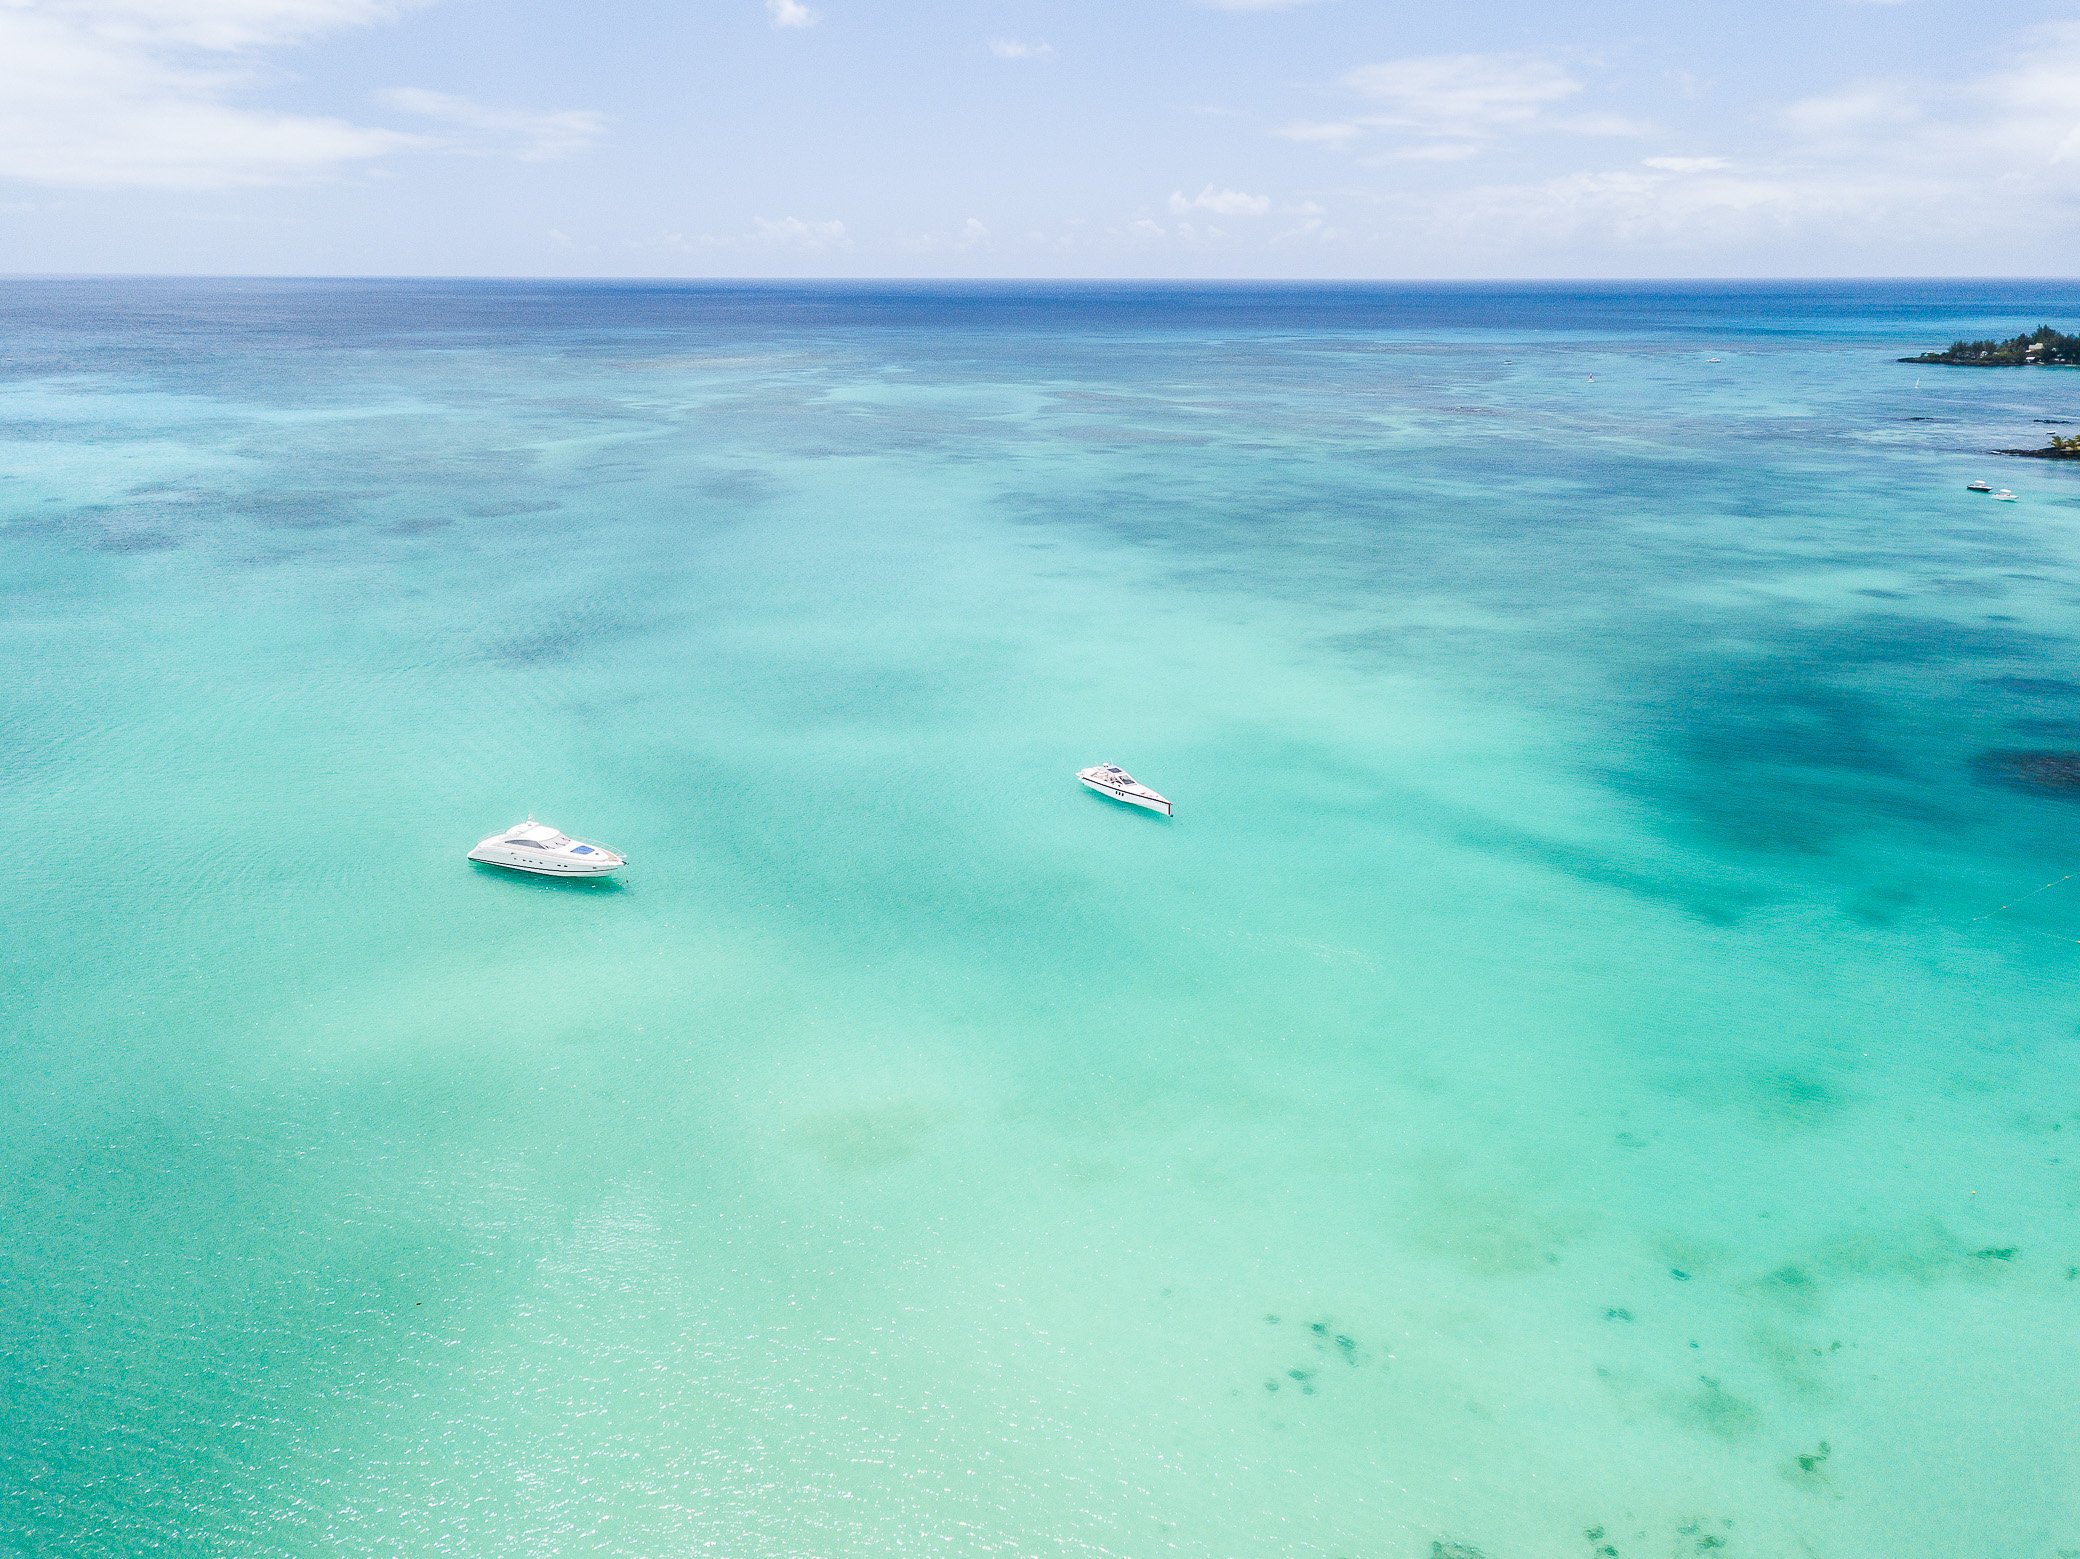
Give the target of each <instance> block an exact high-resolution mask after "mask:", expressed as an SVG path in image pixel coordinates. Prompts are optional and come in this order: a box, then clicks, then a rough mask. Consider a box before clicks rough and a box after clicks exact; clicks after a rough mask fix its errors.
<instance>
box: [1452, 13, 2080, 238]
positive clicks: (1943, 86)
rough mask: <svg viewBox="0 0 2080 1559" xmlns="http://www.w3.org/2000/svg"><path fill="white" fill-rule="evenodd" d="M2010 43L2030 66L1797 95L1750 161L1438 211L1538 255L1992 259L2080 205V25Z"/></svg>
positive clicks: (1492, 196) (1479, 194) (1592, 175)
mask: <svg viewBox="0 0 2080 1559" xmlns="http://www.w3.org/2000/svg"><path fill="white" fill-rule="evenodd" d="M2007 52H2008V53H2009V54H2010V55H2011V56H2012V57H2015V58H2019V59H2023V60H2026V61H2027V62H2028V63H2026V64H2020V65H2014V66H2005V67H2002V68H1999V69H1996V70H1993V71H1990V72H1987V73H1984V74H1981V75H1977V76H1972V75H1964V76H1961V77H1949V78H1945V79H1943V80H1940V81H1928V82H1914V81H1905V80H1901V81H1888V82H1870V81H1863V82H1853V83H1849V84H1847V85H1845V86H1843V87H1842V88H1840V89H1839V90H1836V91H1833V92H1828V93H1824V94H1821V95H1818V96H1815V97H1810V98H1806V99H1803V100H1801V101H1799V102H1797V103H1793V104H1791V105H1789V106H1788V107H1786V108H1785V109H1784V110H1782V111H1781V112H1780V113H1779V114H1778V115H1777V116H1776V119H1775V124H1776V126H1777V129H1778V134H1777V136H1776V138H1775V141H1774V144H1772V145H1769V146H1767V147H1765V148H1763V149H1761V150H1759V151H1757V152H1756V153H1754V154H1751V155H1745V156H1743V157H1742V158H1741V159H1740V160H1739V161H1738V162H1735V161H1734V160H1732V159H1729V158H1725V157H1677V156H1663V157H1648V158H1646V159H1644V160H1643V161H1642V162H1641V163H1639V164H1638V165H1636V166H1634V167H1630V168H1618V169H1603V170H1588V171H1581V172H1574V173H1568V174H1563V175H1561V176H1559V177H1555V178H1549V179H1543V180H1537V181H1533V182H1528V183H1519V184H1496V185H1490V186H1486V187H1482V188H1478V189H1470V190H1465V191H1462V192H1461V193H1459V194H1458V195H1455V196H1449V197H1446V198H1445V199H1444V200H1442V201H1439V202H1434V203H1433V204H1432V206H1431V208H1430V210H1429V212H1428V213H1427V214H1428V215H1429V216H1431V218H1432V219H1433V220H1434V221H1436V222H1437V223H1438V224H1439V225H1440V226H1441V227H1442V228H1445V229H1454V230H1457V231H1458V232H1459V233H1460V234H1461V235H1462V236H1467V237H1470V236H1473V235H1479V236H1480V237H1482V238H1483V239H1484V240H1485V241H1488V242H1492V243H1496V244H1498V245H1504V246H1506V245H1507V244H1509V243H1511V242H1520V243H1522V244H1523V245H1524V246H1525V248H1526V250H1527V251H1532V250H1539V251H1549V250H1550V246H1551V245H1552V244H1553V243H1555V242H1556V241H1565V240H1569V239H1571V238H1586V239H1591V240H1599V241H1602V242H1606V243H1608V242H1611V241H1616V242H1618V243H1620V244H1624V245H1630V246H1652V247H1654V248H1657V249H1660V250H1663V251H1666V252H1670V253H1678V254H1682V253H1689V254H1712V255H1717V256H1724V255H1725V254H1727V253H1729V252H1738V251H1739V250H1740V249H1741V248H1742V247H1743V246H1753V245H1756V244H1763V243H1768V242H1770V241H1772V240H1783V241H1785V242H1788V243H1791V244H1794V245H1796V247H1797V251H1799V252H1803V251H1805V250H1807V249H1810V248H1814V247H1819V246H1825V247H1826V249H1827V252H1830V253H1841V252H1855V253H1869V254H1871V255H1872V256H1873V257H1874V263H1877V264H1881V265H1882V264H1883V263H1885V257H1886V255H1887V253H1888V252H1889V246H1890V245H1892V244H1893V243H1895V242H1896V239H1897V235H1898V234H1900V233H1902V232H1911V233H1912V234H1913V236H1914V238H1915V240H1916V242H1917V244H1919V245H1921V246H1923V248H1922V251H1921V252H1927V247H1926V246H1929V245H1945V244H1949V245H1954V246H1955V251H1956V252H1957V253H1960V254H1966V253H1969V254H1985V253H1988V252H1989V251H1988V250H1987V249H1986V247H1985V242H1986V235H1987V234H1989V233H1999V232H2006V231H2008V230H2009V229H2010V228H2012V226H2013V225H2014V223H2015V221H2016V214H2017V213H2018V212H2019V213H2027V214H2029V215H2028V216H2027V217H2026V218H2025V220H2026V221H2030V222H2039V221H2042V220H2046V219H2048V218H2050V216H2051V215H2052V214H2055V213H2070V212H2072V211H2073V210H2074V209H2075V208H2076V207H2080V25H2075V24H2066V25H2062V26H2061V25H2054V26H2050V27H2044V28H2039V29H2036V30H2034V31H2033V32H2030V33H2027V34H2024V35H2023V37H2022V38H2021V39H2019V40H2016V42H2015V46H2013V47H2011V48H2010V49H2008V50H2007ZM2068 220H2070V218H2069V217H2068ZM1938 252H1940V251H1938Z"/></svg>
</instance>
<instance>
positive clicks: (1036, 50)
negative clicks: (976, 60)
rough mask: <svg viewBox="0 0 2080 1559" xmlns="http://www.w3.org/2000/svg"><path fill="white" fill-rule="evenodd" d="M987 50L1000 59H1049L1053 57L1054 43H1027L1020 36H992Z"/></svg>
mask: <svg viewBox="0 0 2080 1559" xmlns="http://www.w3.org/2000/svg"><path fill="white" fill-rule="evenodd" d="M989 52H990V53H992V54H994V55H995V56H996V57H997V58H998V59H1000V60H1050V59H1053V58H1054V45H1053V44H1051V43H1027V42H1025V41H1024V40H1023V39H1020V38H992V39H990V42H989Z"/></svg>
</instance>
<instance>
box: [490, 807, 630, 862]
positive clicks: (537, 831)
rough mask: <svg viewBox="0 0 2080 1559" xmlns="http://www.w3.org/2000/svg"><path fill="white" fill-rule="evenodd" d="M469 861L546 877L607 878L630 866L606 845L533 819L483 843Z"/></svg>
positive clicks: (515, 825) (622, 857)
mask: <svg viewBox="0 0 2080 1559" xmlns="http://www.w3.org/2000/svg"><path fill="white" fill-rule="evenodd" d="M469 858H470V859H471V860H473V861H482V862H483V863H484V864H485V865H486V866H505V867H510V868H511V869H512V870H514V871H516V872H538V873H540V874H541V875H542V876H544V877H604V876H605V875H606V874H607V873H608V872H612V871H619V870H620V869H621V868H622V867H623V866H625V865H627V864H628V858H627V857H626V856H622V855H617V854H615V853H614V852H613V851H612V850H609V849H608V848H607V847H606V846H605V845H601V844H589V843H587V842H586V841H585V840H582V839H573V838H571V836H570V835H568V834H560V833H558V832H557V831H556V830H555V829H553V828H551V827H550V826H549V825H548V824H547V823H537V822H536V821H535V820H534V819H533V818H529V819H528V820H527V821H526V822H524V823H515V824H514V825H513V826H512V827H511V828H508V829H505V830H504V831H502V832H500V833H496V834H493V835H492V836H491V837H490V838H489V839H484V840H480V841H479V842H478V844H477V847H476V848H475V849H474V850H472V851H470V852H469Z"/></svg>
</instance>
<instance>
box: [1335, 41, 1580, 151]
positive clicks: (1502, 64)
mask: <svg viewBox="0 0 2080 1559" xmlns="http://www.w3.org/2000/svg"><path fill="white" fill-rule="evenodd" d="M1344 82H1345V84H1346V85H1347V86H1350V87H1352V88H1353V89H1355V90H1356V91H1358V92H1360V93H1362V94H1363V95H1364V96H1366V97H1369V98H1371V99H1373V100H1374V101H1375V102H1377V103H1379V104H1380V108H1379V109H1378V111H1377V112H1375V113H1372V114H1369V115H1366V116H1365V117H1364V121H1363V122H1365V123H1367V124H1372V125H1379V126H1388V127H1393V128H1397V129H1405V130H1411V131H1414V132H1415V133H1416V134H1419V135H1431V136H1438V137H1442V138H1459V139H1470V138H1473V137H1476V136H1481V135H1486V134H1488V133H1490V132H1492V131H1495V130H1500V129H1506V128H1509V127H1512V126H1516V125H1524V124H1529V123H1530V122H1531V121H1532V120H1534V119H1536V118H1537V117H1538V116H1539V115H1540V114H1541V113H1543V112H1544V111H1545V110H1546V109H1548V108H1550V107H1551V106H1552V105H1553V104H1555V103H1559V102H1563V101H1565V100H1566V99H1568V98H1571V97H1573V96H1574V95H1575V94H1576V93H1578V92H1580V91H1581V90H1582V84H1581V82H1579V81H1577V80H1576V79H1575V78H1574V77H1573V76H1571V75H1569V74H1568V73H1567V72H1566V71H1564V70H1562V69H1561V68H1560V67H1559V66H1558V65H1555V64H1553V63H1552V62H1551V61H1550V60H1543V59H1539V58H1537V57H1536V56H1532V55H1521V54H1430V55H1422V56H1418V57H1415V58H1411V59H1400V60H1387V61H1385V62H1383V63H1381V64H1378V65H1364V66H1360V67H1359V68H1358V69H1356V70H1354V71H1352V72H1351V73H1350V74H1349V75H1347V76H1345V77H1344Z"/></svg>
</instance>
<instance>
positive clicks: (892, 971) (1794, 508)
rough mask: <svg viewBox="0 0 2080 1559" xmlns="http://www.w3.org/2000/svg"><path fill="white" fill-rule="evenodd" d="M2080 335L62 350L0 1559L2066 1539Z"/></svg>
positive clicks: (608, 335)
mask: <svg viewBox="0 0 2080 1559" xmlns="http://www.w3.org/2000/svg"><path fill="white" fill-rule="evenodd" d="M2075 317H2080V288H2075V287H2073V286H2071V285H2066V284H2058V285H2020V284H2015V285H1999V286H1996V285H1984V286H1968V285H1949V286H1941V287H1937V286H1911V285H1889V286H1861V287H1850V286H1843V287H1815V288H1788V287H1786V288H1766V287H1748V288H1732V287H1726V288H1707V287H1693V288H1659V289H1654V288H1642V287H1629V288H1619V287H1608V288H1545V289H1538V288H1517V289H1509V288H1461V289H1446V288H1429V289H1423V288H1401V289H1360V288H1345V289H1319V288H1317V289H1298V288H1294V289H1254V290H1251V289H1238V290H1215V289H1207V290H1191V289H1177V288H1170V289H1158V288H1144V289H1134V288H1054V289H1046V288H979V287H978V288H958V287H921V286H920V287H884V288H847V287H801V288H761V287H749V286H733V287H732V286H715V287H606V286H546V285H544V286H535V285H492V284H422V283H411V284H406V283H395V284H368V285H364V284H344V283H338V284H294V285H290V284H261V283H217V284H183V283H170V282H169V283H60V282H46V283H8V284H6V286H5V288H4V289H0V444H4V458H0V541H4V546H5V553H4V556H5V560H6V568H5V570H4V572H0V666H4V669H5V673H6V675H5V677H4V680H0V766H4V767H0V781H4V783H0V824H4V827H5V831H6V837H7V839H8V841H9V843H8V851H7V854H8V871H7V882H6V891H5V893H4V894H0V1027H4V1043H5V1058H6V1066H5V1069H4V1072H0V1551H4V1552H7V1553H10V1554H14V1553H18V1554H23V1555H39V1556H40V1555H60V1554H63V1555H87V1554H91V1555H137V1554H148V1553H150V1554H195V1555H212V1556H216V1555H228V1556H235V1559H257V1556H263V1555H342V1554H348V1555H358V1554H368V1555H374V1554H397V1553H409V1554H448V1555H468V1556H475V1555H486V1556H490V1555H501V1556H503V1555H513V1554H569V1555H577V1554H597V1553H620V1554H628V1555H639V1556H657V1555H672V1554H686V1555H700V1554H712V1555H717V1556H723V1559H763V1556H782V1555H814V1556H840V1555H854V1554H859V1555H865V1554H877V1555H882V1554H885V1555H908V1554H933V1555H949V1554H959V1555H968V1554H975V1555H1035V1556H1051V1555H1117V1556H1135V1559H1140V1556H1153V1555H1191V1556H1209V1559H1212V1556H1257V1555H1266V1556H1269V1555H1287V1554H1291V1555H1314V1556H1350V1559H1360V1556H1362V1559H1434V1556H1437V1555H1444V1556H1447V1559H1467V1556H1471V1555H1473V1554H1475V1553H1478V1554H1479V1555H1482V1556H1485V1559H1556V1556H1557V1559H1598V1556H1601V1559H1608V1556H1609V1555H1611V1554H1616V1555H1618V1556H1620V1559H1667V1556H1672V1555H1694V1554H1704V1553H1712V1554H1717V1555H1720V1556H1721V1559H1749V1556H1752V1559H1777V1556H1797V1555H1809V1556H1825V1559H1901V1556H1905V1555H1915V1554H1928V1555H1937V1554H1940V1555H1945V1556H1950V1555H1956V1556H1967V1555H1969V1556H1973V1559H1982V1556H1983V1559H2056V1556H2059V1555H2061V1554H2066V1555H2070V1554H2071V1553H2073V1552H2074V1551H2075V1550H2080V1428H2076V1424H2080V1419H2076V1417H2075V1414H2074V1412H2073V1403H2074V1401H2075V1400H2076V1397H2080V1349H2076V1347H2075V1345H2074V1337H2075V1333H2076V1326H2080V1223H2076V1219H2075V1203H2076V1200H2080V1084H2076V1065H2080V1004H2076V1002H2075V999H2074V993H2075V989H2076V983H2075V982H2076V977H2080V941H2076V938H2080V880H2075V881H2073V882H2070V883H2060V884H2059V885H2058V886H2056V887H2053V888H2050V889H2049V890H2047V891H2044V892H2041V893H2034V894H2032V890H2034V889H2037V888H2038V887H2039V886H2040V885H2043V884H2046V883H2051V882H2054V881H2055V880H2056V879H2060V878H2063V877H2064V876H2065V874H2067V873H2068V872H2075V871H2080V799H2076V798H2075V796H2074V795H2069V794H2066V793H2064V792H2062V791H2061V790H2060V789H2059V787H2058V786H2057V785H2056V784H2053V783H2048V781H2052V780H2055V779H2056V778H2057V777H2058V776H2059V774H2060V772H2061V771H2060V769H2059V767H2058V765H2057V764H2056V763H2055V762H2052V763H2045V762H2040V761H2039V762H2033V761H2032V760H2030V759H2028V758H2018V757H2017V756H2016V755H2017V754H2044V753H2053V754H2056V753H2064V752H2072V751H2075V750H2080V639H2076V635H2080V618H2076V613H2075V608H2076V606H2080V471H2069V470H2066V469H2064V468H2061V467H2058V466H2054V465H2051V464H2048V463H2036V462H2024V461H2004V460H2001V459H1997V458H1993V457H1990V456H1988V455H1987V454H1986V453H1985V452H1986V451H1988V450H1990V449H1992V448H1995V447H1999V446H2004V445H2009V444H2015V443H2030V444H2034V443H2038V442H2041V441H2042V436H2043V434H2044V433H2045V432H2046V431H2048V428H2047V426H2046V425H2045V424H2044V423H2043V422H2042V421H2040V419H2075V418H2080V374H2066V373H2062V372H2060V371H2058V370H2044V371H2022V372H2015V373H2007V374H2003V373H1997V372H1972V371H1969V370H1948V371H1945V370H1941V369H1917V368H1913V367H1909V366H1904V365H1901V364H1899V363H1897V362H1895V361H1894V359H1895V358H1897V357H1898V356H1900V355H1901V354H1902V353H1904V352H1908V351H1915V350H1920V349H1922V348H1924V347H1928V346H1937V345H1942V344H1945V343H1947V342H1948V341H1949V340H1950V339H1951V338H1952V337H1954V336H1957V335H1961V334H1974V335H1977V334H1991V333H1994V332H1996V331H1998V332H2002V333H2011V332H2012V331H2014V330H2017V329H2022V328H2028V327H2032V326H2034V325H2036V324H2038V323H2039V322H2041V321H2047V320H2048V321H2049V322H2052V323H2056V324H2070V323H2071V322H2072V320H2073V319H2074V318H2075ZM1714 359H1716V361H1715V360H1714ZM1974 477H1985V478H1987V479H1989V480H1992V481H1993V482H1994V483H1995V484H1996V485H2006V486H2012V487H2014V488H2015V489H2016V490H2017V492H2018V493H2019V494H2020V501H2019V502H2017V503H2014V504H1994V503H1991V502H1989V501H1988V500H1986V499H1984V498H1981V497H1978V496H1976V495H1974V494H1971V493H1968V492H1967V491H1965V489H1964V484H1965V482H1966V481H1968V480H1970V479H1972V478H1974ZM1107 759H1112V760H1116V761H1119V762H1121V763H1123V764H1125V765H1126V766H1127V767H1129V768H1130V769H1132V770H1134V772H1135V773H1136V774H1138V775H1140V776H1141V777H1142V778H1144V779H1146V780H1148V781H1149V782H1150V783H1151V784H1153V785H1155V786H1157V787H1158V788H1159V789H1161V790H1163V791H1165V792H1166V793H1168V794H1169V795H1170V796H1172V797H1173V798H1174V799H1175V800H1176V802H1177V808H1178V810H1177V816H1176V818H1175V819H1174V820H1172V821H1170V822H1167V823H1166V822H1165V821H1163V820H1162V819H1160V818H1155V817H1151V816H1148V815H1144V814H1141V813H1136V812H1131V811H1127V810H1125V809H1122V808H1119V807H1117V806H1114V805H1112V804H1109V803H1107V802H1104V801H1102V800H1100V799H1099V798H1097V797H1094V796H1092V795H1090V794H1088V793H1087V792H1084V791H1083V790H1081V789H1080V788H1079V787H1077V786H1076V785H1075V783H1074V782H1073V779H1072V776H1073V774H1074V771H1075V770H1076V769H1077V768H1079V767H1081V766H1083V765H1085V764H1088V763H1093V762H1098V761H1102V760H1107ZM530 811H532V812H534V813H535V814H536V815H538V816H541V817H543V818H545V819H547V820H549V821H551V822H554V823H556V824H558V825H559V826H561V827H563V828H565V829H568V830H571V831H573V832H578V833H584V834H588V835H591V836H593V837H597V838H600V839H603V840H605V841H607V842H608V843H610V844H612V845H613V846H615V847H616V848H619V849H622V850H625V851H626V852H627V853H628V854H629V855H630V857H631V858H632V864H631V866H630V868H629V870H628V872H627V873H626V880H625V881H623V882H618V883H614V884H609V885H604V886H601V885H577V884H555V883H542V882H537V881H533V880H529V879H524V878H515V877H512V876H508V875H503V874H499V873H496V872H492V871H488V870H484V869H480V868H476V867H472V866H470V865H468V864H466V863H465V862H464V860H463V854H464V852H465V851H466V850H467V849H468V848H469V846H470V845H471V844H472V843H474V842H475V841H476V840H477V839H478V838H479V837H480V836H482V835H484V834H486V833H488V832H490V831H491V830H492V829H494V828H497V827H500V826H502V825H504V824H506V823H509V822H512V821H514V820H515V819H517V818H519V817H521V816H524V815H526V814H527V813H528V812H530ZM2003 905H2007V906H2010V907H2009V908H2007V909H2005V910H2002V909H2000V906H2003Z"/></svg>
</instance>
